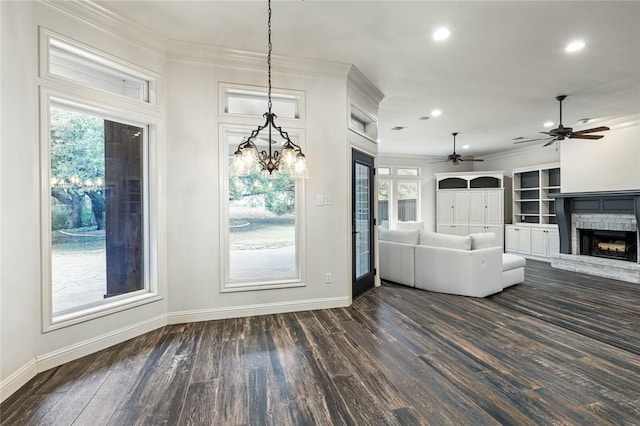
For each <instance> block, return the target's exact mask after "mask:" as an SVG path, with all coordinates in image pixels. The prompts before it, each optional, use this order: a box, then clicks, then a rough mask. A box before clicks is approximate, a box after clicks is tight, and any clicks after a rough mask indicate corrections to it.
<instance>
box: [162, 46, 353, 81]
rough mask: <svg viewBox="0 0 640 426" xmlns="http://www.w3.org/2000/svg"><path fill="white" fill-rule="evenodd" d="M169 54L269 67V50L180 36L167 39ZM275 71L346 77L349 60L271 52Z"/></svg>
mask: <svg viewBox="0 0 640 426" xmlns="http://www.w3.org/2000/svg"><path fill="white" fill-rule="evenodd" d="M168 58H169V60H170V61H176V62H193V63H200V64H209V65H218V66H223V67H230V68H244V69H250V70H259V71H265V70H266V67H267V55H266V53H259V52H251V51H246V50H239V49H231V48H227V47H220V46H213V45H210V44H205V43H193V42H186V41H179V40H169V41H168ZM271 64H272V72H274V73H283V74H293V75H303V76H313V77H323V78H336V79H341V80H346V79H347V74H348V72H349V69H350V67H351V65H350V64H343V63H341V62H331V61H321V60H317V59H308V58H295V57H289V56H280V55H273V54H272V55H271Z"/></svg>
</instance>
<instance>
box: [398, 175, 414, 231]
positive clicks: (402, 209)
mask: <svg viewBox="0 0 640 426" xmlns="http://www.w3.org/2000/svg"><path fill="white" fill-rule="evenodd" d="M417 217H418V182H398V220H399V221H400V222H405V221H410V220H417Z"/></svg>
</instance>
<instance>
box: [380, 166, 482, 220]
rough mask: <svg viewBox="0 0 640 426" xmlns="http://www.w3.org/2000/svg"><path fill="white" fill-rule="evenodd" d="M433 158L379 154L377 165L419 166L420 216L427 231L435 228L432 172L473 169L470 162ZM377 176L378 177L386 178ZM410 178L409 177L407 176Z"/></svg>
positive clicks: (434, 182)
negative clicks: (442, 160) (455, 163)
mask: <svg viewBox="0 0 640 426" xmlns="http://www.w3.org/2000/svg"><path fill="white" fill-rule="evenodd" d="M434 161H436V160H434V159H429V158H425V157H423V158H416V157H404V156H393V155H389V154H380V155H379V156H378V159H377V164H376V166H377V167H419V168H420V177H419V180H420V218H419V219H418V220H422V221H423V222H424V227H425V229H427V230H428V231H434V232H435V230H436V178H435V175H434V173H445V172H468V171H472V170H473V168H472V167H473V166H472V164H473V163H472V162H466V163H462V164H458V165H455V166H454V165H453V164H451V163H448V162H439V163H433V162H434ZM386 178H387V177H386V176H378V179H386ZM408 178H410V177H408Z"/></svg>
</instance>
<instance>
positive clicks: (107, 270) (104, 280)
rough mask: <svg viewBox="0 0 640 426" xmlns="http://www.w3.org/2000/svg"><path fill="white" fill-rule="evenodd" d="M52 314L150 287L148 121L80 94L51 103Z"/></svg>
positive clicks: (61, 315)
mask: <svg viewBox="0 0 640 426" xmlns="http://www.w3.org/2000/svg"><path fill="white" fill-rule="evenodd" d="M48 128H49V134H48V147H47V150H45V152H47V153H48V168H47V169H48V171H49V183H50V184H49V193H50V194H49V197H48V205H49V208H48V209H47V210H48V211H49V214H50V217H49V229H48V233H47V239H48V242H49V248H50V262H49V283H48V285H49V286H50V287H49V289H50V292H48V293H49V294H50V308H51V317H52V322H53V323H56V322H57V321H63V320H65V319H68V318H69V317H74V316H77V315H76V314H78V313H83V311H86V310H91V309H92V308H94V309H95V308H100V307H101V306H103V305H109V304H110V303H111V302H118V301H121V300H123V299H125V298H129V297H131V296H140V295H145V294H148V293H149V279H148V275H149V271H148V267H147V265H148V261H147V260H148V259H147V256H148V252H149V251H148V243H147V241H148V238H147V237H148V235H147V234H148V227H147V222H148V221H147V218H148V207H147V206H148V200H147V192H148V191H147V178H146V176H147V160H146V154H147V152H148V148H147V147H148V131H147V129H148V127H147V125H145V124H142V123H133V122H130V121H127V120H122V119H114V118H112V116H109V117H107V116H105V115H102V114H99V113H97V112H96V110H95V109H94V108H89V107H86V109H85V108H83V106H82V105H79V104H77V103H75V102H73V103H69V102H66V101H65V100H56V99H55V98H50V102H49V110H48Z"/></svg>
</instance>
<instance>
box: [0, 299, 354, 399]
mask: <svg viewBox="0 0 640 426" xmlns="http://www.w3.org/2000/svg"><path fill="white" fill-rule="evenodd" d="M350 302H351V298H350V297H327V298H323V299H311V300H297V301H291V302H276V303H261V304H256V305H245V306H234V307H228V308H212V309H199V310H192V311H183V312H170V313H168V314H166V315H158V316H156V317H154V318H151V319H148V320H146V321H142V322H139V323H137V324H133V325H131V326H128V327H124V328H121V329H119V330H115V331H113V332H110V333H106V334H103V335H100V336H96V337H93V338H91V339H88V340H84V341H82V342H78V343H76V344H74V345H70V346H67V347H64V348H61V349H58V350H56V351H53V352H49V353H46V354H43V355H40V356H37V357H36V358H35V359H33V360H31V361H29V362H28V363H27V364H25V365H24V366H22V367H21V368H20V369H19V370H17V371H16V372H14V373H13V374H11V375H10V376H9V377H7V378H6V379H5V380H2V381H1V382H0V402H1V401H4V400H5V399H6V398H8V397H9V396H11V395H12V394H13V393H14V392H16V391H17V390H18V389H20V387H21V386H23V385H24V384H26V383H27V382H28V381H29V380H31V379H32V378H33V377H34V376H35V375H36V374H37V373H41V372H43V371H46V370H49V369H51V368H54V367H57V366H59V365H62V364H64V363H67V362H70V361H73V360H76V359H78V358H82V357H83V356H86V355H90V354H92V353H95V352H98V351H100V350H103V349H106V348H108V347H110V346H113V345H116V344H118V343H122V342H124V341H125V340H129V339H132V338H134V337H137V336H140V335H142V334H144V333H148V332H150V331H153V330H156V329H158V328H161V327H164V326H165V325H167V324H182V323H188V322H199V321H211V320H219V319H227V318H239V317H248V316H255V315H269V314H281V313H285V312H298V311H310V310H316V309H331V308H343V307H347V306H349V304H350Z"/></svg>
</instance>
